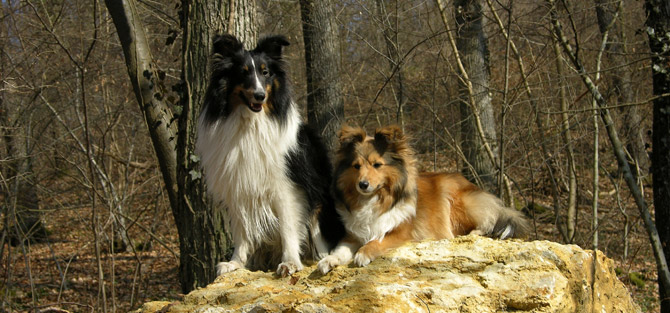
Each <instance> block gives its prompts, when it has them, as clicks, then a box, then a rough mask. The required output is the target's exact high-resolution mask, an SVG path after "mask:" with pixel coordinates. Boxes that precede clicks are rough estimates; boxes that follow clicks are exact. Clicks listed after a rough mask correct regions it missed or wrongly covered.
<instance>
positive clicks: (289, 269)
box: [277, 261, 302, 277]
mask: <svg viewBox="0 0 670 313" xmlns="http://www.w3.org/2000/svg"><path fill="white" fill-rule="evenodd" d="M300 270H302V263H300V262H297V263H296V262H291V261H288V262H282V263H280V264H279V266H278V267H277V275H279V276H280V277H286V276H289V275H291V274H293V273H295V272H297V271H300Z"/></svg>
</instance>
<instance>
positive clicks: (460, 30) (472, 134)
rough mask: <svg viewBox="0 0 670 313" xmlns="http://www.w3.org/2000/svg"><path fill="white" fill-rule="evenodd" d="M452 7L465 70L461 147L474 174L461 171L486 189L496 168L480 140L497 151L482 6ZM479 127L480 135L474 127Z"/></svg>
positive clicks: (468, 2)
mask: <svg viewBox="0 0 670 313" xmlns="http://www.w3.org/2000/svg"><path fill="white" fill-rule="evenodd" d="M454 10H455V15H456V19H455V21H456V47H457V49H458V52H459V55H460V59H461V61H462V63H463V67H464V70H465V72H466V73H467V76H462V77H461V81H462V82H463V85H462V87H461V91H460V95H461V96H460V97H461V104H460V110H461V117H462V118H463V119H464V122H463V123H462V124H461V125H462V126H461V148H462V150H463V152H464V153H465V157H466V158H467V160H468V162H469V163H470V164H472V166H473V168H474V173H472V172H469V171H468V170H466V171H465V174H466V177H469V178H470V179H472V180H474V178H475V177H479V179H481V181H482V183H483V185H484V186H485V187H486V188H489V189H494V188H495V186H496V184H495V182H496V179H495V175H496V168H495V164H494V160H492V159H491V158H490V156H489V155H487V152H486V150H485V149H484V142H483V141H487V142H488V144H489V145H490V146H491V152H492V153H493V154H494V155H497V154H498V151H497V145H496V144H495V142H496V138H497V135H496V130H495V127H496V122H495V116H494V114H493V105H492V103H491V93H490V90H489V76H490V69H489V50H488V39H487V38H486V34H485V33H484V27H483V22H482V18H483V14H482V7H481V4H480V3H479V1H478V0H457V1H454ZM466 85H470V86H471V88H467V87H466ZM478 120H479V122H480V125H481V126H480V125H478V123H477V122H478ZM480 127H481V131H482V134H483V138H482V136H481V134H480V131H479V129H478V128H480ZM501 175H502V174H501Z"/></svg>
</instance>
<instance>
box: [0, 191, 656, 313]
mask: <svg viewBox="0 0 670 313" xmlns="http://www.w3.org/2000/svg"><path fill="white" fill-rule="evenodd" d="M605 187H606V186H605ZM605 190H607V189H605ZM549 204H550V203H547V205H549ZM155 210H156V211H157V212H152V213H151V214H144V215H145V216H144V219H147V220H149V219H150V220H153V221H158V222H157V223H158V224H155V225H154V226H155V227H153V228H152V229H154V233H153V234H154V236H155V237H156V238H159V239H160V242H159V241H157V240H152V241H151V247H150V248H148V249H146V251H134V252H122V253H108V252H107V251H108V250H107V249H102V250H104V251H102V252H101V254H100V255H101V257H100V258H99V261H98V258H96V253H95V245H94V240H92V239H91V238H93V232H92V231H91V228H90V225H89V224H88V223H86V222H84V221H86V219H85V218H84V217H83V216H82V215H81V214H88V215H90V210H85V209H77V210H63V209H60V210H52V211H47V212H46V213H45V218H44V220H45V222H46V224H47V227H48V228H49V229H50V231H51V235H50V237H49V239H48V241H47V242H43V243H36V244H30V245H24V246H16V247H10V248H9V249H8V247H7V246H5V247H4V249H2V250H1V251H0V261H1V262H2V264H0V271H1V273H2V275H0V277H2V278H0V299H2V306H1V307H0V312H3V311H5V312H9V311H19V312H22V311H35V312H67V311H69V312H103V311H107V312H127V311H129V310H132V309H136V308H138V307H139V306H140V305H141V304H142V303H144V302H147V301H153V300H178V299H180V297H182V295H181V290H180V286H179V280H178V275H177V274H178V261H179V258H178V257H177V255H176V253H178V251H179V247H178V237H177V233H176V231H175V227H174V221H173V218H172V214H171V213H170V212H169V209H168V208H161V209H155ZM628 210H629V211H630V213H629V214H630V216H631V223H630V224H631V226H632V227H631V233H630V234H629V236H628V244H629V248H628V251H629V252H628V256H627V258H625V259H624V257H623V244H622V242H623V239H622V238H623V237H622V233H623V232H622V231H621V227H620V220H621V219H622V218H621V215H620V214H619V211H618V210H616V209H615V208H613V207H608V206H607V205H606V203H605V204H604V205H602V211H601V214H602V215H601V218H600V220H601V223H602V226H601V227H602V231H601V232H600V246H599V247H600V249H601V250H603V251H604V252H605V253H606V254H607V255H608V256H609V257H610V258H612V259H613V260H614V262H615V264H616V268H617V274H618V277H619V279H620V280H621V281H622V282H623V283H624V284H625V285H626V286H627V287H628V289H629V291H630V292H631V295H632V296H633V298H634V299H635V301H636V302H637V303H638V304H639V305H640V307H641V308H642V310H643V312H657V311H658V310H659V306H658V291H657V284H656V264H655V262H654V258H653V255H652V253H651V249H650V245H649V241H648V238H647V235H646V232H645V231H644V228H643V227H642V226H641V222H640V221H639V218H638V217H637V210H636V209H635V208H634V207H632V206H630V207H629V208H628ZM82 212H84V213H82ZM579 212H580V215H579V220H580V221H581V223H583V224H584V225H580V227H579V229H590V227H589V225H588V224H587V223H590V218H589V213H588V212H590V208H586V207H584V208H580V211H579ZM534 215H535V216H534V220H535V222H534V225H535V229H536V233H535V234H534V235H533V236H532V239H547V240H553V241H557V242H561V238H560V235H559V234H558V232H557V231H556V227H555V226H554V225H553V223H552V222H551V220H552V218H551V217H550V216H549V215H551V212H544V213H536V214H534ZM147 220H145V221H144V222H147V223H149V224H151V223H152V222H151V221H147ZM142 232H143V231H142V230H140V229H139V228H138V227H132V226H131V231H130V233H131V234H134V235H133V236H134V238H144V239H143V240H146V238H149V236H147V235H146V234H144V235H143V234H142ZM590 240H591V239H590V236H589V234H578V236H576V240H575V243H576V244H578V245H580V246H582V247H584V248H587V249H588V248H590V246H591V244H590ZM137 241H139V240H137ZM145 243H146V241H145ZM136 246H138V247H139V245H136ZM98 268H100V269H102V275H101V274H99V273H100V271H99V270H98ZM99 281H104V284H100V283H99ZM103 288H104V295H105V296H104V297H103V291H102V289H103ZM103 307H106V308H107V309H106V310H103V309H102V308H103Z"/></svg>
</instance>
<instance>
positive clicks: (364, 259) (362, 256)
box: [354, 251, 374, 267]
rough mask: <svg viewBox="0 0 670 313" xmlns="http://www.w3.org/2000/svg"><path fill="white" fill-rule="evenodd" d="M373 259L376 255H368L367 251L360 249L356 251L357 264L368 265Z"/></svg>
mask: <svg viewBox="0 0 670 313" xmlns="http://www.w3.org/2000/svg"><path fill="white" fill-rule="evenodd" d="M372 260H374V257H373V256H370V255H368V254H367V253H365V252H361V251H359V252H357V253H356V255H354V264H356V265H357V266H361V267H363V266H366V265H368V264H370V262H372Z"/></svg>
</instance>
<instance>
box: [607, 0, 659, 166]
mask: <svg viewBox="0 0 670 313" xmlns="http://www.w3.org/2000/svg"><path fill="white" fill-rule="evenodd" d="M622 9H623V1H617V2H612V1H610V0H596V16H597V18H598V29H600V33H601V34H603V35H604V34H605V33H607V44H606V46H605V49H606V52H607V54H606V56H607V59H608V60H609V62H608V63H609V64H610V66H609V68H611V69H612V70H611V71H608V72H607V73H606V74H605V76H609V77H611V80H612V85H611V88H609V91H606V92H605V94H606V95H607V96H609V95H613V96H615V97H608V100H609V102H610V103H613V104H617V103H618V104H620V105H622V107H621V109H620V111H621V112H622V113H623V118H622V125H621V135H622V137H623V138H624V140H625V145H626V148H627V149H628V151H629V153H630V155H631V159H632V164H633V166H635V168H634V169H635V170H636V171H635V174H636V175H639V176H645V175H646V174H647V172H648V171H649V166H650V160H649V155H648V154H647V151H646V148H645V140H644V127H642V118H641V117H640V112H639V109H638V106H637V105H632V104H633V103H634V102H635V95H634V93H633V86H632V84H633V80H632V73H631V67H630V66H625V65H626V64H628V56H627V51H626V46H625V40H624V33H623V30H622V28H621V24H622V23H621V22H620V21H619V20H620V19H621V17H619V19H618V20H617V18H616V17H617V11H621V10H622ZM610 99H611V100H610ZM614 99H616V100H617V101H612V100H614ZM638 169H639V171H640V173H637V171H638Z"/></svg>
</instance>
